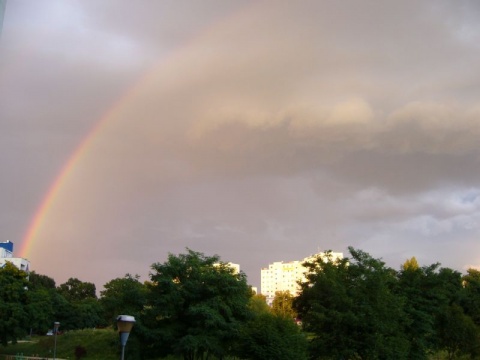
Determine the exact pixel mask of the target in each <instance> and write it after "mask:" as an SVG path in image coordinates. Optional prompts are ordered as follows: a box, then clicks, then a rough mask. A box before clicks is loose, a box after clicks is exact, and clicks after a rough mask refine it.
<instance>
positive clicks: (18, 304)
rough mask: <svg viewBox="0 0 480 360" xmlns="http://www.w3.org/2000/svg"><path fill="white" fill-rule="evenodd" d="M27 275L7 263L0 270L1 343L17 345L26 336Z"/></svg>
mask: <svg viewBox="0 0 480 360" xmlns="http://www.w3.org/2000/svg"><path fill="white" fill-rule="evenodd" d="M27 284H28V282H27V274H26V273H25V272H24V271H22V270H19V269H18V268H17V267H15V265H13V264H12V263H10V262H6V263H5V265H4V266H3V267H1V268H0V342H1V344H2V345H7V343H8V342H9V341H12V342H13V343H15V342H16V341H17V339H19V338H21V337H23V336H24V335H25V334H26V329H27V327H28V312H27V302H28V301H27V290H26V288H27Z"/></svg>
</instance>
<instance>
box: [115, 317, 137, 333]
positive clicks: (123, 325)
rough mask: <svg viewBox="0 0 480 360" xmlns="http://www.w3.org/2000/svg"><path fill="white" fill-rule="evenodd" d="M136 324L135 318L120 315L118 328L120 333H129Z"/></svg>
mask: <svg viewBox="0 0 480 360" xmlns="http://www.w3.org/2000/svg"><path fill="white" fill-rule="evenodd" d="M133 324H135V318H134V317H133V316H130V315H118V317H117V327H118V332H120V333H129V332H130V331H131V330H132V327H133Z"/></svg>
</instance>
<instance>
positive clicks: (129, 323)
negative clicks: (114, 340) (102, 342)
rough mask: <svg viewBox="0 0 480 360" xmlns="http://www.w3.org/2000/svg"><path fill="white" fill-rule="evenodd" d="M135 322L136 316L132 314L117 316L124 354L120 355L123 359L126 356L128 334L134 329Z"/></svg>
mask: <svg viewBox="0 0 480 360" xmlns="http://www.w3.org/2000/svg"><path fill="white" fill-rule="evenodd" d="M134 323H135V318H134V317H133V316H130V315H118V317H117V327H118V333H119V335H120V344H121V345H122V356H121V357H120V359H121V360H123V358H124V356H125V345H127V340H128V335H130V331H131V330H132V327H133V324H134Z"/></svg>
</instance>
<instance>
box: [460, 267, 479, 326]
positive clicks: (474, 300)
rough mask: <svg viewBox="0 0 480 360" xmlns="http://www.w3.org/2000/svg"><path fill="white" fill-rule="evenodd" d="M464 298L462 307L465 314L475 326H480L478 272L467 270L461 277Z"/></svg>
mask: <svg viewBox="0 0 480 360" xmlns="http://www.w3.org/2000/svg"><path fill="white" fill-rule="evenodd" d="M462 283H463V287H464V297H463V299H462V302H461V304H462V307H463V308H464V310H465V314H467V315H469V316H470V317H471V318H472V320H473V321H474V323H475V324H476V325H477V326H480V271H479V270H477V269H471V268H470V269H468V270H467V274H466V275H464V276H463V278H462Z"/></svg>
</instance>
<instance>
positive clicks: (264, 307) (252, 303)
mask: <svg viewBox="0 0 480 360" xmlns="http://www.w3.org/2000/svg"><path fill="white" fill-rule="evenodd" d="M248 308H249V309H250V311H251V312H252V313H253V314H254V315H260V314H264V313H270V312H271V309H270V306H268V304H267V297H266V296H265V295H262V294H254V295H252V297H251V298H250V300H249V302H248Z"/></svg>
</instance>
